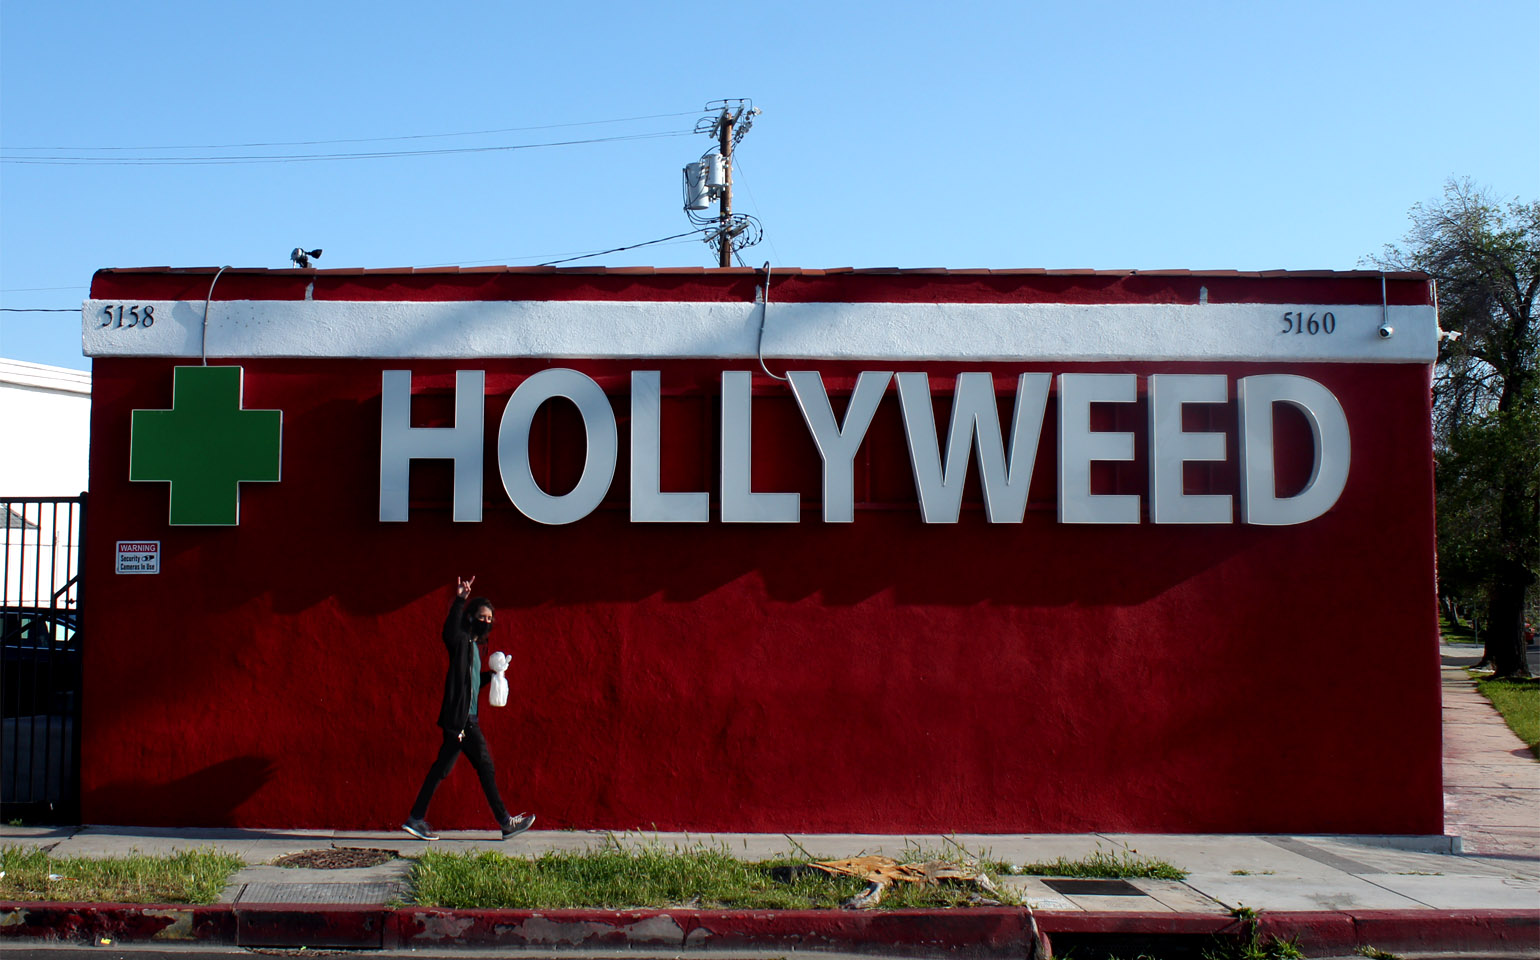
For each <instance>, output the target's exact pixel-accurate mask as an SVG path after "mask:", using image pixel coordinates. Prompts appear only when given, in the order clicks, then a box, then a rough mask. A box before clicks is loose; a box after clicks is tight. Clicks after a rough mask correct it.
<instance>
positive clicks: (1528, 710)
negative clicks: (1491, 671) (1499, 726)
mask: <svg viewBox="0 0 1540 960" xmlns="http://www.w3.org/2000/svg"><path fill="white" fill-rule="evenodd" d="M1476 689H1477V690H1479V691H1481V695H1482V696H1484V697H1486V698H1487V699H1488V700H1490V701H1492V706H1494V707H1496V708H1497V712H1498V713H1500V714H1502V715H1503V720H1505V721H1507V723H1508V726H1509V727H1510V728H1512V730H1513V732H1514V733H1516V734H1518V735H1519V739H1520V740H1523V741H1524V742H1525V743H1527V744H1529V751H1530V752H1531V753H1533V754H1534V755H1535V756H1536V757H1540V679H1535V678H1529V679H1525V680H1518V679H1507V680H1495V679H1482V678H1479V677H1478V678H1477V679H1476Z"/></svg>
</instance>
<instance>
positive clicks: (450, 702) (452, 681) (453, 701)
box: [401, 577, 535, 840]
mask: <svg viewBox="0 0 1540 960" xmlns="http://www.w3.org/2000/svg"><path fill="white" fill-rule="evenodd" d="M475 582H476V578H475V577H471V578H470V579H469V580H460V579H459V578H456V580H455V598H454V602H453V603H451V604H450V605H449V616H448V617H446V618H445V619H444V632H443V640H444V647H445V649H446V650H448V652H449V672H448V673H447V674H445V676H444V703H443V706H441V707H440V708H439V712H438V725H439V727H441V728H442V729H443V732H444V742H443V745H442V746H440V747H439V751H438V757H437V759H435V760H434V761H433V766H432V767H430V768H429V769H428V775H427V777H425V778H424V779H423V781H422V789H421V790H419V791H417V802H416V803H413V804H412V812H411V814H410V815H409V816H408V817H407V819H406V823H404V824H402V825H401V829H403V830H405V831H406V832H407V833H410V834H411V835H412V836H414V837H417V838H418V839H419V840H437V839H438V837H437V836H436V835H435V834H434V833H433V828H432V827H430V826H428V821H427V816H428V804H429V803H430V802H431V801H432V800H433V791H435V790H437V789H438V785H439V784H440V783H442V782H443V781H444V778H445V777H447V776H449V771H450V770H452V769H454V765H455V761H456V760H458V759H460V754H461V753H462V752H463V753H464V754H465V756H466V757H467V758H468V759H469V760H470V762H471V766H472V767H474V768H476V775H477V776H478V777H480V778H481V789H482V791H483V792H484V793H486V795H487V804H488V805H489V806H491V808H492V816H494V817H496V818H497V823H498V826H499V827H501V828H502V831H503V839H504V840H507V839H508V838H510V837H516V836H518V835H519V834H521V833H523V832H524V831H525V830H528V829H529V828H530V827H531V826H532V825H534V822H535V815H534V814H532V813H521V814H519V815H518V816H516V817H510V816H509V815H508V809H507V808H506V807H504V806H503V798H502V797H501V796H500V795H499V794H498V792H497V772H496V770H495V769H494V768H493V766H492V752H491V751H490V750H488V749H487V740H486V737H484V736H482V733H481V727H480V725H479V724H478V723H477V721H476V701H477V699H478V695H479V693H480V692H481V688H482V687H483V686H485V685H486V683H487V681H488V680H489V679H490V678H491V676H492V674H491V672H490V671H486V670H482V669H481V648H480V645H481V644H483V643H486V642H487V635H488V634H489V633H491V631H492V623H493V621H494V620H495V619H496V615H495V613H494V612H493V609H492V604H491V602H490V601H488V600H486V599H485V598H483V597H477V598H476V599H474V600H467V598H468V597H469V596H470V595H471V584H473V583H475Z"/></svg>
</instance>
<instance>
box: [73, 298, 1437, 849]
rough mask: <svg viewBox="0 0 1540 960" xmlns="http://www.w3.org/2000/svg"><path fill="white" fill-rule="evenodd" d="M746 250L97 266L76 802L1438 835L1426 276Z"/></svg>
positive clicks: (610, 818)
mask: <svg viewBox="0 0 1540 960" xmlns="http://www.w3.org/2000/svg"><path fill="white" fill-rule="evenodd" d="M762 281H763V277H762V275H761V274H759V273H757V272H756V271H753V270H652V269H608V270H605V269H594V270H589V269H577V270H552V269H547V268H514V269H510V268H496V269H487V270H447V271H420V270H419V271H410V270H393V271H346V270H336V271H308V270H306V271H262V270H226V271H224V272H223V273H222V274H221V275H219V277H218V279H217V282H215V271H213V270H211V269H207V270H205V269H192V270H169V269H144V270H107V271H102V272H100V273H98V274H97V275H96V278H95V280H94V283H93V287H92V293H91V296H92V299H91V300H90V301H88V302H87V304H86V307H85V320H84V325H85V344H86V352H87V353H88V354H89V355H91V356H92V357H93V358H94V368H93V385H94V398H93V399H94V403H93V410H92V446H91V497H92V501H91V508H92V510H91V516H90V522H89V525H88V530H87V575H88V581H87V583H88V588H87V589H88V595H87V597H86V600H85V603H86V614H87V617H88V620H87V626H88V629H89V632H90V637H91V644H90V649H89V650H88V652H87V654H86V659H85V667H84V669H85V704H86V708H85V711H86V712H85V718H84V731H85V732H84V742H83V758H84V763H83V788H82V792H83V797H82V805H83V816H84V818H85V820H86V821H87V822H130V823H141V824H183V825H190V824H210V825H212V824H220V825H239V826H288V827H322V826H333V827H385V826H393V825H394V824H396V823H399V822H400V821H401V819H402V818H403V817H404V816H405V813H406V810H407V808H408V806H409V805H410V803H411V800H412V797H413V795H414V794H415V791H416V788H417V786H418V784H419V783H420V779H421V776H422V774H423V772H424V770H425V769H426V766H427V764H428V762H429V761H430V759H431V758H432V756H433V753H434V751H435V749H436V747H437V743H438V732H437V730H436V729H435V728H434V725H433V724H434V720H435V717H436V716H437V710H438V700H439V695H440V692H441V689H442V677H443V671H444V667H445V663H444V660H445V657H444V653H443V649H442V646H441V645H440V643H439V642H438V639H437V637H438V631H439V625H440V623H441V621H442V617H443V615H444V610H445V608H446V606H447V604H448V602H449V599H450V596H451V593H452V585H453V583H454V580H455V578H456V577H457V576H470V575H475V576H476V577H477V580H476V588H477V592H478V593H480V592H483V590H484V591H485V593H486V594H487V595H488V596H489V597H490V598H491V599H492V600H493V601H494V602H496V603H497V605H498V628H497V631H496V632H495V633H494V634H493V639H492V643H491V645H490V647H489V649H502V650H507V651H508V652H510V653H511V654H513V656H514V657H515V666H514V668H513V669H512V670H510V672H509V674H508V677H509V680H510V684H511V687H512V700H511V702H510V704H509V706H508V707H505V708H500V709H499V708H492V707H488V706H486V705H483V707H482V711H483V727H484V729H485V730H486V731H487V734H488V737H489V739H490V740H491V743H492V747H493V753H494V755H495V756H496V757H497V759H498V761H499V763H500V781H501V783H502V785H503V793H504V795H505V796H506V797H507V798H508V801H509V803H510V805H512V806H513V807H514V809H530V810H534V811H537V812H538V813H539V814H540V825H541V826H542V827H562V826H573V827H584V828H588V827H593V828H630V827H649V828H650V827H656V828H658V829H691V830H752V831H782V830H796V831H841V832H844V831H861V832H899V831H926V832H935V831H949V830H955V831H964V832H1021V831H1024V832H1056V831H1088V830H1116V831H1150V832H1282V833H1399V834H1426V833H1439V832H1441V830H1442V795H1441V785H1440V731H1439V710H1440V707H1439V685H1438V660H1437V641H1436V611H1435V599H1434V582H1433V563H1434V560H1433V558H1434V543H1433V529H1434V526H1433V487H1432V464H1431V438H1430V428H1429V376H1430V367H1431V363H1432V361H1433V359H1434V357H1435V354H1436V345H1437V320H1436V317H1435V311H1434V307H1433V299H1432V295H1431V290H1430V286H1429V283H1428V281H1427V280H1426V278H1424V277H1421V276H1419V275H1403V274H1396V275H1390V276H1388V277H1382V275H1381V274H1379V273H1361V272H1360V273H1302V272H1278V273H1267V274H1245V273H1233V272H1218V273H1188V272H1181V271H1174V272H1157V273H1134V272H1045V271H986V270H975V271H928V270H925V271H921V270H915V271H902V270H900V271H892V270H887V271H848V270H845V271H817V270H802V271H797V270H783V269H777V270H776V271H775V272H774V274H773V276H772V277H771V285H770V290H769V298H768V301H769V302H768V305H767V304H766V303H765V297H764V290H763V282H762ZM211 286H212V293H211V292H210V291H211ZM205 357H206V363H205ZM788 374H789V375H790V378H789V379H783V378H785V377H787V376H788ZM433 821H434V823H435V824H436V825H438V826H441V827H450V828H453V827H472V826H488V827H490V824H491V820H490V817H489V816H488V814H487V813H486V811H485V807H484V804H483V802H482V800H481V797H480V794H479V790H478V788H477V785H476V783H475V778H474V777H472V776H470V775H469V774H468V773H462V774H459V775H456V776H452V777H451V778H450V779H449V780H448V781H446V783H445V785H444V788H443V789H442V790H441V791H440V793H439V797H438V799H437V800H436V801H435V805H434V811H433Z"/></svg>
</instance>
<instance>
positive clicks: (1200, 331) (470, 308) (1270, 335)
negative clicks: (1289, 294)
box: [81, 300, 1438, 363]
mask: <svg viewBox="0 0 1540 960" xmlns="http://www.w3.org/2000/svg"><path fill="white" fill-rule="evenodd" d="M120 305H122V306H125V307H132V306H138V307H139V309H140V311H141V312H142V311H143V310H144V308H145V307H146V306H149V307H152V308H153V311H152V315H153V317H154V319H155V322H154V323H153V324H152V325H151V326H150V327H148V328H145V327H143V326H142V325H141V326H133V327H128V326H124V327H119V326H117V325H116V323H112V322H109V323H107V324H103V322H102V321H103V318H104V317H107V316H109V313H108V311H109V310H111V311H112V312H111V314H110V315H111V316H113V317H116V316H117V307H119V306H120ZM760 309H761V306H760V305H759V304H756V303H702V302H698V301H661V302H658V301H629V300H626V301H590V300H515V301H503V300H473V301H433V302H402V301H351V300H350V301H330V300H228V301H227V300H219V301H214V302H213V303H212V304H211V305H210V309H209V312H208V324H209V329H208V353H209V356H211V357H316V358H320V357H356V358H373V359H383V358H444V359H468V358H479V357H542V358H590V359H610V358H617V359H618V358H655V357H656V358H697V357H698V358H732V359H746V358H752V357H754V356H755V355H756V346H757V342H758V334H759V321H760V313H759V312H760ZM1381 311H1382V308H1381V307H1380V306H1379V305H1378V304H1375V305H1372V306H1365V305H1352V306H1345V305H1336V306H1333V305H1328V304H1272V303H1266V304H1264V303H1223V304H1205V305H1197V304H1146V303H1137V304H1090V305H1080V304H1062V303H1027V304H1003V303H774V302H772V303H771V304H770V314H769V317H768V322H767V323H766V325H765V334H764V355H765V356H767V357H778V358H797V359H812V360H915V361H922V360H1005V361H1011V360H1034V361H1039V360H1041V361H1054V362H1072V361H1118V360H1171V361H1178V360H1240V361H1288V360H1292V361H1306V362H1317V361H1326V362H1348V363H1432V362H1433V361H1434V360H1435V359H1436V358H1437V356H1438V325H1437V318H1436V315H1435V312H1434V308H1433V307H1431V306H1393V307H1390V308H1389V313H1388V319H1389V326H1390V327H1391V328H1393V331H1394V332H1393V333H1392V334H1391V335H1390V336H1388V337H1386V336H1382V335H1381V333H1380V329H1381V325H1382V322H1383V319H1384V315H1382V312H1381ZM1286 313H1287V314H1294V315H1303V316H1305V317H1307V318H1308V317H1310V316H1311V315H1313V316H1314V318H1315V323H1314V326H1315V327H1316V332H1315V333H1311V332H1309V330H1308V329H1307V330H1306V332H1304V333H1301V334H1296V333H1285V332H1283V331H1284V328H1285V325H1286V320H1285V314H1286ZM1327 313H1330V314H1331V315H1332V317H1331V326H1332V330H1331V332H1330V333H1327V332H1326V330H1325V328H1324V327H1323V326H1321V324H1322V320H1323V318H1324V316H1325V314H1327ZM121 322H124V323H127V322H128V321H127V320H124V321H121ZM81 325H82V345H83V347H84V350H85V353H86V355H87V356H91V357H196V356H198V355H199V351H200V340H201V336H202V325H203V301H201V300H196V301H148V302H145V301H139V302H138V303H137V304H135V303H132V302H129V301H122V300H87V301H86V302H85V304H84V306H83V308H82V316H81Z"/></svg>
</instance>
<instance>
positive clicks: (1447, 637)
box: [1438, 615, 1482, 646]
mask: <svg viewBox="0 0 1540 960" xmlns="http://www.w3.org/2000/svg"><path fill="white" fill-rule="evenodd" d="M1438 632H1439V636H1440V637H1442V638H1443V641H1444V642H1445V643H1463V644H1475V645H1477V646H1480V645H1481V643H1482V641H1480V640H1478V639H1476V635H1475V634H1473V633H1472V632H1471V629H1470V626H1469V625H1468V624H1467V625H1466V626H1463V627H1456V626H1455V625H1453V624H1452V623H1450V622H1449V618H1448V617H1445V616H1442V615H1440V616H1439V618H1438Z"/></svg>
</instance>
